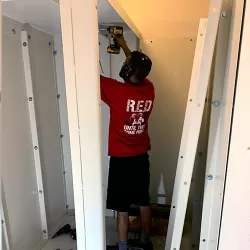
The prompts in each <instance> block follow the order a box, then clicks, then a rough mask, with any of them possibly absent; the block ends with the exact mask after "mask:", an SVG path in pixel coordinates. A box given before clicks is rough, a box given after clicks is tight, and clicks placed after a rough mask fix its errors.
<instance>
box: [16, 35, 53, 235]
mask: <svg viewBox="0 0 250 250" xmlns="http://www.w3.org/2000/svg"><path fill="white" fill-rule="evenodd" d="M21 42H22V52H23V64H24V74H25V83H26V91H27V102H28V107H29V118H30V128H31V136H32V148H33V153H34V163H35V169H36V179H37V192H38V198H39V207H40V216H41V225H42V231H43V238H44V239H45V240H46V239H48V227H47V217H46V209H45V200H44V188H43V179H42V170H41V160H40V152H39V142H38V134H37V124H36V113H35V104H34V95H33V86H32V77H31V68H30V67H31V66H30V56H29V44H28V36H27V31H22V33H21Z"/></svg>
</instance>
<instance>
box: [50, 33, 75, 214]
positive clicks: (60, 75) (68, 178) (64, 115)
mask: <svg viewBox="0 0 250 250" xmlns="http://www.w3.org/2000/svg"><path fill="white" fill-rule="evenodd" d="M54 49H55V51H56V55H55V67H56V76H57V88H58V93H59V94H60V98H59V99H58V103H59V111H60V124H61V133H62V135H63V137H62V138H61V141H62V148H63V161H64V170H65V184H66V200H67V201H66V204H67V209H68V211H70V210H72V209H74V193H73V176H72V164H71V153H70V138H69V123H68V108H67V99H66V87H65V73H64V63H63V46H62V35H61V33H60V34H55V36H54Z"/></svg>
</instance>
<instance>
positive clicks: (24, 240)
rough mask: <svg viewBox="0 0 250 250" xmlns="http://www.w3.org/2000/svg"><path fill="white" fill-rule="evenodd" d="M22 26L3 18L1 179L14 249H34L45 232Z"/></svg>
mask: <svg viewBox="0 0 250 250" xmlns="http://www.w3.org/2000/svg"><path fill="white" fill-rule="evenodd" d="M22 28H23V26H22V24H21V23H18V22H16V21H13V20H11V19H9V18H6V17H3V34H2V35H3V38H2V39H3V76H2V77H3V93H2V100H3V124H2V132H3V133H2V135H3V137H2V157H3V159H2V161H3V169H2V178H3V185H4V193H3V196H4V197H5V200H6V208H7V209H6V211H5V214H6V217H7V221H8V222H9V223H8V228H9V233H10V241H11V249H12V250H19V249H27V250H34V249H35V247H36V246H37V244H38V243H41V242H42V231H41V222H40V214H39V205H38V196H37V195H38V193H37V186H36V174H35V168H34V159H33V152H32V143H31V131H30V124H29V114H28V103H27V96H26V88H25V79H24V68H23V58H22V46H21V29H22ZM13 29H14V30H15V32H16V33H15V34H13V33H12V30H13Z"/></svg>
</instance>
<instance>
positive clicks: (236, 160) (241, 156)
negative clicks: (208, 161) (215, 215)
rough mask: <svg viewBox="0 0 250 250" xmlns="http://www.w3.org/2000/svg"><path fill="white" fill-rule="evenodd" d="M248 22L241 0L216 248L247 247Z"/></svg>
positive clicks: (248, 6)
mask: <svg viewBox="0 0 250 250" xmlns="http://www.w3.org/2000/svg"><path fill="white" fill-rule="evenodd" d="M249 25H250V1H245V3H244V19H243V28H242V33H241V34H242V37H241V44H240V53H239V61H238V68H237V77H236V91H235V97H234V107H233V121H232V127H231V137H230V146H229V157H228V165H227V173H226V184H225V194H224V204H223V211H222V220H221V228H220V239H219V247H218V249H219V250H227V249H250V240H249V239H250V237H249V235H250V234H249V228H250V199H249V195H250V181H249V176H250V129H249V128H250V109H249V106H250V84H249V58H250V47H249V44H250V28H249Z"/></svg>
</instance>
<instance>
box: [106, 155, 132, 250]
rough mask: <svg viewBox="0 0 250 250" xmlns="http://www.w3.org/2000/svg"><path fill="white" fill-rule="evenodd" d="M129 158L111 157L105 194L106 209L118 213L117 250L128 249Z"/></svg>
mask: <svg viewBox="0 0 250 250" xmlns="http://www.w3.org/2000/svg"><path fill="white" fill-rule="evenodd" d="M128 161H129V158H123V157H111V158H110V167H109V180H108V192H107V209H111V210H115V211H117V212H118V217H117V228H118V239H119V242H118V246H119V250H127V249H128V242H127V238H128V228H129V217H128V211H129V207H130V204H131V202H130V190H129V175H130V173H129V165H130V164H129V162H128Z"/></svg>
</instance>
